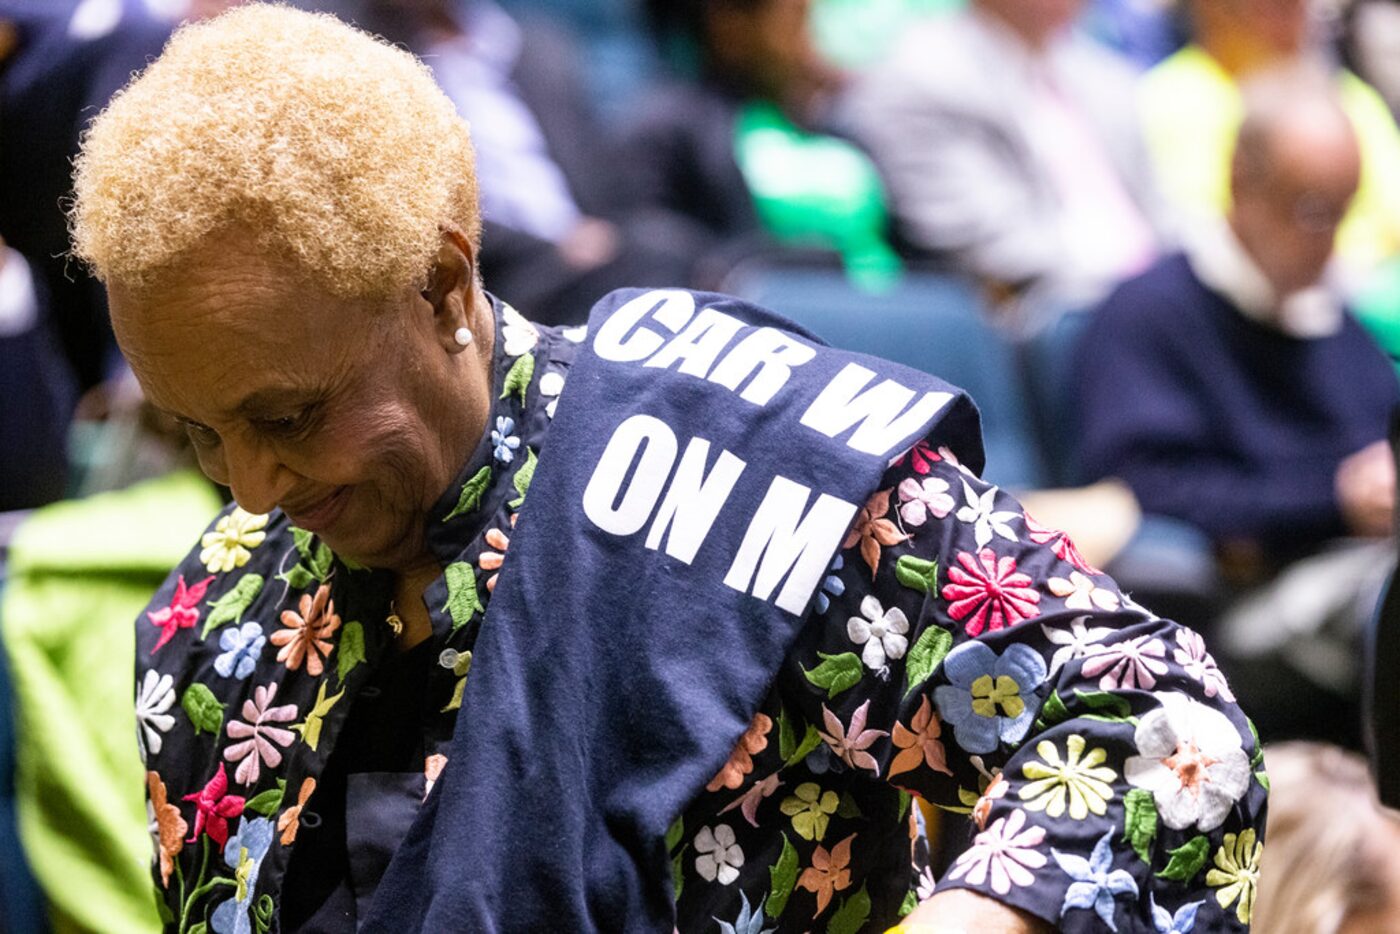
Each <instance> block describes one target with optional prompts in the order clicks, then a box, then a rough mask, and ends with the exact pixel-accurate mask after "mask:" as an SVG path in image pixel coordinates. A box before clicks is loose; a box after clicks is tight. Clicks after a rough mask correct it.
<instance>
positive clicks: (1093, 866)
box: [1050, 830, 1199, 931]
mask: <svg viewBox="0 0 1400 934" xmlns="http://www.w3.org/2000/svg"><path fill="white" fill-rule="evenodd" d="M1112 847H1113V831H1112V830H1110V831H1109V832H1108V833H1106V834H1104V835H1103V836H1102V837H1100V838H1099V842H1098V843H1095V844H1094V852H1093V853H1091V854H1089V858H1088V859H1085V858H1084V857H1082V856H1075V855H1074V854H1073V853H1061V852H1060V851H1059V850H1056V849H1053V848H1052V849H1051V850H1050V855H1051V856H1053V857H1055V862H1057V863H1059V864H1060V868H1061V869H1063V870H1064V871H1065V872H1066V873H1068V874H1069V877H1070V878H1071V879H1073V880H1074V883H1073V884H1072V885H1070V887H1069V891H1067V892H1065V903H1064V905H1063V906H1061V908H1060V917H1061V918H1063V917H1064V916H1065V915H1066V914H1068V913H1069V911H1070V909H1072V908H1092V909H1093V910H1094V914H1096V915H1098V916H1099V919H1100V920H1101V921H1103V923H1104V924H1106V925H1108V929H1109V930H1110V931H1117V930H1118V925H1117V923H1116V922H1115V921H1114V920H1113V912H1114V909H1115V908H1116V907H1117V905H1116V903H1115V899H1117V898H1118V896H1120V895H1131V896H1133V897H1135V898H1136V897H1137V894H1138V887H1137V882H1136V881H1135V880H1134V879H1133V877H1132V876H1131V875H1130V874H1129V873H1128V871H1127V870H1126V869H1113V849H1112ZM1197 904H1199V902H1198V903H1197ZM1193 912H1194V909H1193ZM1165 913H1166V912H1163V914H1165Z"/></svg>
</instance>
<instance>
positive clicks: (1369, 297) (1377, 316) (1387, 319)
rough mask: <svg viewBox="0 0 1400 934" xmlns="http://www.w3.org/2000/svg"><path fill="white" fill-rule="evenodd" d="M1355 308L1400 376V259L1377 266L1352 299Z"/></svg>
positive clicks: (1355, 312) (1358, 316)
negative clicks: (1364, 285) (1365, 285)
mask: <svg viewBox="0 0 1400 934" xmlns="http://www.w3.org/2000/svg"><path fill="white" fill-rule="evenodd" d="M1352 311H1353V313H1354V314H1355V315H1356V318H1357V320H1358V321H1360V322H1361V323H1362V325H1364V326H1365V328H1366V330H1367V331H1369V332H1371V337H1373V338H1374V339H1375V341H1376V343H1377V344H1379V345H1380V348H1381V350H1384V351H1385V354H1386V356H1388V357H1389V358H1390V362H1391V363H1393V364H1394V365H1395V371H1396V375H1397V376H1400V259H1394V260H1391V261H1390V262H1388V263H1386V264H1385V265H1383V266H1382V267H1380V268H1379V269H1377V270H1376V273H1375V275H1374V276H1372V277H1371V278H1370V280H1369V281H1368V282H1367V287H1366V288H1365V289H1363V290H1362V291H1361V293H1360V294H1359V295H1357V296H1356V297H1355V298H1354V299H1353V307H1352Z"/></svg>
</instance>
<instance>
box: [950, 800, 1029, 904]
mask: <svg viewBox="0 0 1400 934" xmlns="http://www.w3.org/2000/svg"><path fill="white" fill-rule="evenodd" d="M1025 824H1026V812H1025V811H1020V810H1016V811H1012V812H1011V813H1010V814H1009V815H1007V816H1006V817H1001V818H998V819H997V821H996V822H995V823H993V824H992V826H990V827H988V828H987V829H986V830H984V831H982V832H981V833H979V834H978V835H977V837H976V838H975V839H974V840H973V841H972V846H970V847H968V849H967V851H966V852H964V853H963V855H962V856H959V857H958V861H957V862H956V863H954V864H953V868H952V869H951V870H950V871H949V872H948V877H949V878H951V879H962V878H964V877H966V879H967V883H968V885H986V884H988V880H989V879H990V884H991V887H992V891H993V892H996V893H997V894H998V895H1005V894H1007V893H1008V892H1010V891H1011V886H1012V885H1021V886H1025V885H1030V884H1031V883H1032V882H1034V881H1035V874H1034V873H1032V872H1031V870H1032V869H1039V868H1040V867H1042V866H1044V865H1045V862H1046V860H1045V854H1044V853H1040V852H1038V851H1037V850H1036V849H1035V847H1037V846H1039V845H1040V844H1041V843H1042V842H1044V840H1045V828H1043V827H1026V826H1025Z"/></svg>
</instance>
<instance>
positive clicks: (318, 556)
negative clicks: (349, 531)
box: [309, 542, 335, 583]
mask: <svg viewBox="0 0 1400 934" xmlns="http://www.w3.org/2000/svg"><path fill="white" fill-rule="evenodd" d="M334 562H335V554H334V553H333V552H332V551H331V548H330V546H329V545H327V544H326V543H325V542H321V543H319V544H318V545H317V546H316V553H315V554H314V555H312V556H311V562H310V567H309V570H310V571H311V573H312V575H313V576H314V577H315V578H316V579H317V580H318V581H321V582H322V583H325V581H326V578H327V577H330V575H331V565H332V564H333V563H334Z"/></svg>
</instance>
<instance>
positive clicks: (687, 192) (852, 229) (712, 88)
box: [624, 0, 899, 282]
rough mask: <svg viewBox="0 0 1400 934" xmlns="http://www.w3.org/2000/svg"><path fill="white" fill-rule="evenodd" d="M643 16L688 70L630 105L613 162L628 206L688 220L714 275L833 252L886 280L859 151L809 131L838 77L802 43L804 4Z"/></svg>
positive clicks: (886, 253) (790, 1) (717, 5)
mask: <svg viewBox="0 0 1400 934" xmlns="http://www.w3.org/2000/svg"><path fill="white" fill-rule="evenodd" d="M649 8H650V13H651V16H652V20H653V23H654V25H655V28H656V31H657V34H658V38H659V39H660V40H661V44H662V47H663V48H671V49H673V50H674V49H677V48H678V47H679V49H681V50H683V52H679V53H677V55H676V56H675V57H682V56H684V57H691V58H693V59H694V65H693V66H692V70H693V72H694V74H693V76H692V77H691V78H690V79H689V80H685V79H683V78H680V77H677V78H676V79H675V80H673V81H671V82H670V83H668V84H666V85H665V86H663V87H660V88H658V89H657V90H655V91H654V92H653V93H652V94H651V95H650V96H649V97H648V98H646V99H645V100H643V101H642V102H641V104H640V105H639V107H638V114H637V115H636V117H635V118H634V121H633V123H632V125H631V127H630V132H629V139H628V145H627V148H626V158H625V160H624V161H625V165H626V166H627V177H628V183H629V184H628V186H627V187H628V190H629V192H630V194H631V196H632V197H633V199H634V204H635V206H636V208H637V209H638V210H641V211H646V212H659V213H662V214H665V215H670V216H674V217H678V218H684V219H685V220H686V221H687V222H688V223H690V224H693V225H695V226H696V227H697V228H698V229H699V230H700V231H701V232H702V234H703V236H704V237H705V238H706V239H707V240H708V241H709V244H710V250H711V251H712V252H711V256H710V257H709V260H708V263H707V265H708V266H709V267H710V268H709V270H708V272H707V274H708V276H709V277H710V278H712V279H715V280H718V279H720V278H721V277H722V275H723V272H724V271H725V269H726V268H727V267H728V266H729V265H730V264H732V263H734V262H735V261H738V260H742V259H745V258H747V257H749V256H751V255H752V254H753V253H754V252H755V251H764V252H769V253H777V254H780V253H781V251H780V244H783V245H788V246H792V247H795V248H798V249H804V248H805V249H811V250H828V251H831V250H834V251H835V252H836V254H837V255H838V256H839V257H840V258H841V259H843V260H844V261H845V264H846V267H847V268H848V269H849V270H850V271H851V273H852V275H853V277H854V278H855V279H856V281H858V282H860V281H881V280H883V279H885V278H888V277H889V276H891V275H892V274H894V273H896V272H897V271H898V268H899V262H898V258H897V257H896V256H895V254H894V252H893V251H892V249H891V248H890V246H889V244H888V242H887V239H886V234H887V227H888V212H887V210H886V206H885V195H884V191H883V188H882V187H881V184H880V179H879V176H878V174H877V173H876V171H875V169H874V167H873V166H872V165H871V164H870V161H869V159H868V157H866V155H865V154H864V153H863V152H862V151H861V150H859V149H858V148H856V147H855V146H853V145H852V144H850V143H849V142H846V141H845V140H841V139H838V138H836V137H834V136H832V135H830V134H827V133H823V132H822V128H823V127H824V126H825V125H826V123H827V120H828V116H829V111H830V106H831V103H832V98H833V96H834V95H835V93H837V92H838V91H839V90H840V88H841V87H842V85H843V84H844V78H845V76H844V75H842V74H841V73H840V72H839V71H838V70H837V69H836V68H834V67H833V66H832V65H831V64H829V63H828V62H827V61H826V59H825V58H824V57H823V55H822V53H821V52H820V51H819V50H818V49H817V47H816V45H815V44H814V42H813V36H812V30H811V24H810V22H809V19H810V15H811V12H812V3H811V0H684V2H674V0H665V2H652V3H650V4H649ZM686 53H688V54H686ZM679 70H681V69H679V68H678V69H677V71H679Z"/></svg>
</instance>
